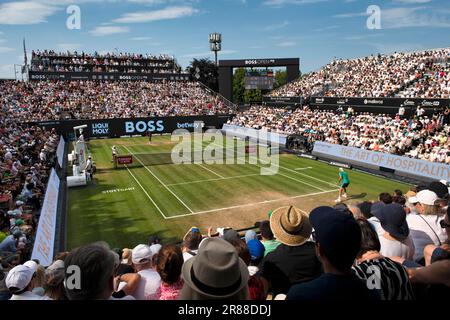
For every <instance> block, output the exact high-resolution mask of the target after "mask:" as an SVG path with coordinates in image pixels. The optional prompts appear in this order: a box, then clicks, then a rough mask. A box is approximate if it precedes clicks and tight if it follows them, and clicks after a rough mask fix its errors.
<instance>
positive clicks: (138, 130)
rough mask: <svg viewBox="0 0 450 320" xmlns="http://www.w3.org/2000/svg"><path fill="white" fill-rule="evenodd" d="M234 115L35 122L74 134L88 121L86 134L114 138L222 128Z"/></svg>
mask: <svg viewBox="0 0 450 320" xmlns="http://www.w3.org/2000/svg"><path fill="white" fill-rule="evenodd" d="M231 117H233V115H223V116H221V115H213V116H186V117H148V118H123V119H99V120H62V121H43V122H36V123H33V124H34V125H37V126H40V127H44V128H45V129H47V130H51V129H52V128H55V130H56V131H57V132H58V133H59V134H62V135H64V136H73V127H76V126H80V125H87V128H85V129H83V134H84V137H85V138H114V137H121V136H133V135H146V134H147V133H148V132H152V133H156V134H157V133H171V132H173V131H174V130H176V129H186V130H188V131H194V129H198V127H199V126H200V128H204V129H207V128H217V129H221V128H222V126H223V124H224V123H226V122H227V121H228V119H230V118H231Z"/></svg>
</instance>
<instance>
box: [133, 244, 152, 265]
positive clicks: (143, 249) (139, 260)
mask: <svg viewBox="0 0 450 320" xmlns="http://www.w3.org/2000/svg"><path fill="white" fill-rule="evenodd" d="M152 256H153V251H152V249H151V248H150V247H149V246H147V245H145V244H138V245H137V246H136V247H134V249H133V251H132V252H131V261H132V262H133V263H134V264H143V263H147V262H150V261H151V259H152Z"/></svg>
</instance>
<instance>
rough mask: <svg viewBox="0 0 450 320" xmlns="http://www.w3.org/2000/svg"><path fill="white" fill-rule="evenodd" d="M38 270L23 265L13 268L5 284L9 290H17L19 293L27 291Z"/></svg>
mask: <svg viewBox="0 0 450 320" xmlns="http://www.w3.org/2000/svg"><path fill="white" fill-rule="evenodd" d="M35 270H36V269H33V268H30V267H29V266H27V265H25V263H24V264H22V265H18V266H15V267H14V268H12V269H11V270H10V271H9V272H8V275H7V276H6V280H5V284H6V287H8V289H9V288H17V291H22V290H23V289H25V288H26V287H27V286H28V285H29V284H30V282H31V280H32V279H33V275H34V273H35Z"/></svg>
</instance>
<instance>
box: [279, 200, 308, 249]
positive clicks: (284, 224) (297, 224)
mask: <svg viewBox="0 0 450 320" xmlns="http://www.w3.org/2000/svg"><path fill="white" fill-rule="evenodd" d="M270 228H271V229H272V232H273V234H274V235H275V238H276V239H277V240H278V241H280V242H281V243H284V244H285V245H288V246H292V247H295V246H300V245H302V244H303V243H305V242H306V241H307V240H308V239H309V237H310V236H311V232H312V227H311V223H310V222H309V217H308V214H306V213H302V212H301V211H300V209H298V208H296V207H294V206H288V207H281V208H278V209H276V210H274V211H273V213H272V216H271V217H270Z"/></svg>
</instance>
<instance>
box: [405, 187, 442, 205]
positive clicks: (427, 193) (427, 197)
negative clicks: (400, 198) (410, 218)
mask: <svg viewBox="0 0 450 320" xmlns="http://www.w3.org/2000/svg"><path fill="white" fill-rule="evenodd" d="M438 199H439V197H438V196H437V194H436V193H435V192H433V191H431V190H422V191H420V192H418V193H417V194H416V195H415V196H414V197H410V198H409V199H408V201H409V202H410V203H417V202H419V203H421V204H425V205H429V206H434V205H435V202H436V200H438Z"/></svg>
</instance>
